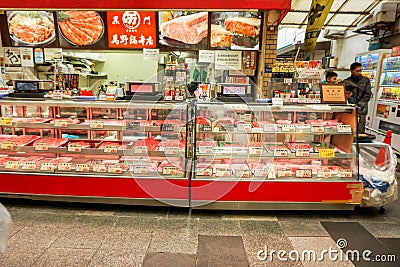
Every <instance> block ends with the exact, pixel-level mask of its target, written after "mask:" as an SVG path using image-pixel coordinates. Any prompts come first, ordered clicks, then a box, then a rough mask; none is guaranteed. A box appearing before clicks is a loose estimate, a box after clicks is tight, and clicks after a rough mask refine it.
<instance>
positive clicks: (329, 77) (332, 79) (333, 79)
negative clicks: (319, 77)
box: [325, 71, 339, 83]
mask: <svg viewBox="0 0 400 267" xmlns="http://www.w3.org/2000/svg"><path fill="white" fill-rule="evenodd" d="M337 76H338V75H337V73H336V72H334V71H327V72H326V74H325V81H326V82H327V83H338V82H339V81H338V80H337Z"/></svg>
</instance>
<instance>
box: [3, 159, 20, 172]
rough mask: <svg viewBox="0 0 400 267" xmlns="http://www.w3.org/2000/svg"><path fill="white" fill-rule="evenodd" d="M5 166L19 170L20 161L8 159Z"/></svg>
mask: <svg viewBox="0 0 400 267" xmlns="http://www.w3.org/2000/svg"><path fill="white" fill-rule="evenodd" d="M5 168H6V169H7V170H18V169H19V161H7V163H6V167H5Z"/></svg>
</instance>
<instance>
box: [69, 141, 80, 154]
mask: <svg viewBox="0 0 400 267" xmlns="http://www.w3.org/2000/svg"><path fill="white" fill-rule="evenodd" d="M68 152H82V146H81V144H76V143H69V144H68Z"/></svg>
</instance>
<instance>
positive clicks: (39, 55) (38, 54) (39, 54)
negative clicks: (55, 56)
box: [34, 48, 44, 64]
mask: <svg viewBox="0 0 400 267" xmlns="http://www.w3.org/2000/svg"><path fill="white" fill-rule="evenodd" d="M34 55H35V63H36V64H43V63H44V54H43V48H35V49H34Z"/></svg>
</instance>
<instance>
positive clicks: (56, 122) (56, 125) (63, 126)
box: [54, 120, 68, 128]
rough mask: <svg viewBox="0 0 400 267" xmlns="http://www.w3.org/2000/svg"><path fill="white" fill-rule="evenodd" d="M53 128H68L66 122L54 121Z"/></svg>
mask: <svg viewBox="0 0 400 267" xmlns="http://www.w3.org/2000/svg"><path fill="white" fill-rule="evenodd" d="M54 127H57V128H66V127H68V121H67V120H56V121H55V122H54Z"/></svg>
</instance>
